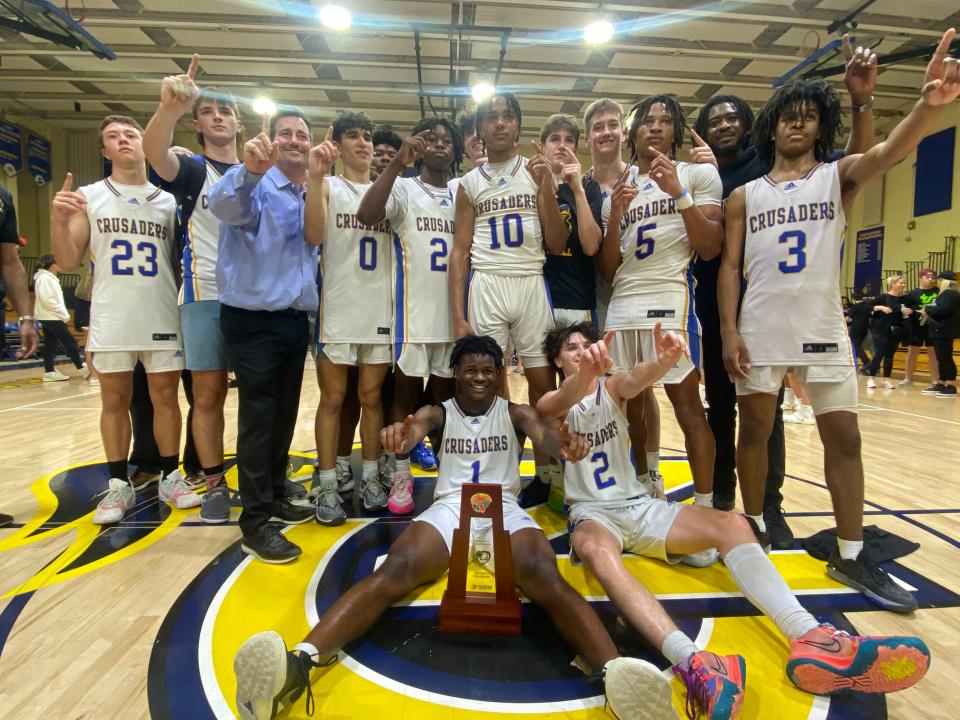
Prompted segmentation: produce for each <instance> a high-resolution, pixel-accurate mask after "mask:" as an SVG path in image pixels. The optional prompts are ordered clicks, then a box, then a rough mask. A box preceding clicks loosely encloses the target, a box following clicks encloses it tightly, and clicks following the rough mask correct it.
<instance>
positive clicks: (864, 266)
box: [853, 225, 883, 297]
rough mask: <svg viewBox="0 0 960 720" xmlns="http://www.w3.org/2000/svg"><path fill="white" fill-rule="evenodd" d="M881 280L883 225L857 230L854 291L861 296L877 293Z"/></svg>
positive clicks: (879, 290)
mask: <svg viewBox="0 0 960 720" xmlns="http://www.w3.org/2000/svg"><path fill="white" fill-rule="evenodd" d="M882 280H883V225H881V226H880V227H874V228H866V229H865V230H860V231H859V232H857V256H856V258H855V260H854V265H853V286H854V291H855V292H857V293H858V294H859V295H860V296H861V297H873V296H874V295H879V294H880V292H882V291H881V289H880V285H881V281H882Z"/></svg>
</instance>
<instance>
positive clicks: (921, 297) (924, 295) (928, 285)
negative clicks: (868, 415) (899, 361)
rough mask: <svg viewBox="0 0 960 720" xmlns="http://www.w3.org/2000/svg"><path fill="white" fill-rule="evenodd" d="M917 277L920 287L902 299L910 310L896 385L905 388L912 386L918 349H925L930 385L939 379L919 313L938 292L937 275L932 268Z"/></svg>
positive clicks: (923, 269)
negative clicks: (904, 361)
mask: <svg viewBox="0 0 960 720" xmlns="http://www.w3.org/2000/svg"><path fill="white" fill-rule="evenodd" d="M917 277H918V278H919V282H920V287H919V288H917V289H916V290H911V291H910V292H908V293H907V294H906V295H904V297H903V302H904V303H905V304H906V305H907V306H908V307H909V308H910V310H911V312H910V315H909V316H908V317H906V318H905V325H906V327H907V334H908V336H909V337H908V342H909V345H908V347H907V365H906V368H905V369H904V372H903V380H901V381H900V382H899V383H897V385H898V386H899V385H903V386H905V387H910V386H911V385H913V373H914V372H915V371H916V369H917V357H918V356H919V355H920V348H922V347H926V348H927V368H928V369H929V371H930V380H931V384H932V385H936V384H937V383H938V382H939V378H940V376H939V374H938V372H937V371H938V367H937V353H936V351H935V350H934V349H933V342H932V341H931V340H930V333H929V326H928V325H927V324H926V323H921V322H920V318H921V316H920V311H921V310H923V309H924V308H925V307H927V305H929V304H930V303H932V302H933V301H934V300H935V299H936V297H937V294H938V293H939V292H940V288H938V287H937V273H936V272H934V271H933V269H932V268H921V269H920V272H919V273H917Z"/></svg>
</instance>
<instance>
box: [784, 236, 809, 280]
mask: <svg viewBox="0 0 960 720" xmlns="http://www.w3.org/2000/svg"><path fill="white" fill-rule="evenodd" d="M791 241H796V244H795V245H792V246H789V247H788V248H787V259H786V260H781V261H780V262H779V263H778V264H777V267H778V268H780V272H782V273H798V272H800V271H801V270H803V269H804V268H805V267H806V266H807V253H806V252H805V250H806V247H807V234H806V233H805V232H803V231H802V230H788V231H787V232H785V233H783V235H781V236H780V242H782V243H789V242H791Z"/></svg>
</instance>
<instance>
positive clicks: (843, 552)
mask: <svg viewBox="0 0 960 720" xmlns="http://www.w3.org/2000/svg"><path fill="white" fill-rule="evenodd" d="M837 549H839V550H840V557H842V558H843V559H844V560H856V559H857V556H858V555H859V554H860V551H861V550H863V540H844V539H843V538H840V537H838V538H837Z"/></svg>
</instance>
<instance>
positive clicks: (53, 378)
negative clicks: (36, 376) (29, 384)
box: [43, 370, 70, 382]
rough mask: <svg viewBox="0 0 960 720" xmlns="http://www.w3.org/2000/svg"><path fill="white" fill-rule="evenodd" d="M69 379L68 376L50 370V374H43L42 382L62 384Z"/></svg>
mask: <svg viewBox="0 0 960 720" xmlns="http://www.w3.org/2000/svg"><path fill="white" fill-rule="evenodd" d="M69 379H70V376H69V375H64V374H63V373H62V372H60V371H59V370H51V371H50V372H45V373H44V374H43V382H62V381H64V380H69Z"/></svg>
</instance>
